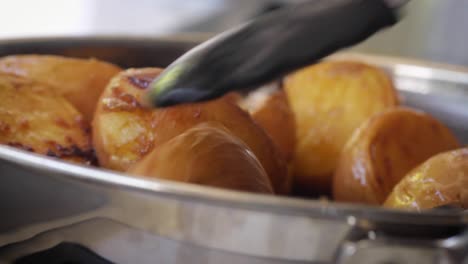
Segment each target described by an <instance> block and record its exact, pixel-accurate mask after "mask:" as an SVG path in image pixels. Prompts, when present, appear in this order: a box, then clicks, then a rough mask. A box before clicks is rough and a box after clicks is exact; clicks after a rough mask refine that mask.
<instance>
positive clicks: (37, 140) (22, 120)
mask: <svg viewBox="0 0 468 264" xmlns="http://www.w3.org/2000/svg"><path fill="white" fill-rule="evenodd" d="M161 70H162V69H158V68H139V69H126V70H125V69H121V68H120V67H118V66H116V65H113V64H110V63H107V62H103V61H98V60H95V59H75V58H67V57H61V56H52V55H12V56H7V57H3V58H0V102H1V104H0V143H1V144H5V145H10V146H13V147H17V148H22V149H24V150H27V151H32V152H35V153H39V154H44V155H48V156H51V157H55V158H59V159H63V160H65V161H70V162H75V163H79V164H85V165H92V166H100V167H103V168H106V169H112V170H116V171H120V172H126V173H128V174H129V175H135V176H145V177H152V178H158V179H167V180H173V181H181V182H188V183H195V184H202V185H207V186H214V187H219V188H225V189H233V190H240V191H247V192H255V193H266V194H278V195H300V196H308V197H320V196H322V195H326V196H328V197H330V198H331V199H333V200H336V201H340V202H351V203H360V204H370V205H382V206H385V207H390V208H401V209H409V210H417V211H419V210H424V209H430V208H434V207H438V206H442V205H451V206H453V205H456V206H459V207H461V208H465V209H466V208H468V149H467V148H465V149H464V148H461V146H460V143H459V142H458V141H457V139H456V138H455V137H454V135H453V134H452V132H451V131H450V130H449V129H448V128H447V127H445V126H444V124H442V123H441V122H440V121H438V120H436V119H435V118H433V117H432V116H430V115H429V114H426V113H423V112H421V111H418V110H416V109H410V108H407V107H402V106H400V105H399V104H400V98H399V95H398V92H397V90H396V89H395V87H394V86H393V83H392V81H391V79H390V78H389V77H388V76H387V75H386V74H385V73H384V72H383V71H382V70H380V69H378V68H376V67H373V66H370V65H366V64H363V63H360V62H352V61H326V62H321V63H318V64H315V65H311V66H309V67H306V68H304V69H301V70H299V71H297V72H294V73H292V74H290V75H288V76H285V77H284V78H283V79H282V80H280V81H276V82H272V83H270V84H267V85H265V86H263V87H260V88H258V89H256V90H255V91H253V92H251V93H249V94H240V93H230V94H227V95H225V96H223V97H221V98H218V99H215V100H211V101H206V102H201V103H193V104H184V105H179V106H173V107H167V108H157V109H151V108H148V107H147V106H145V103H144V100H145V97H144V96H145V91H146V89H147V87H148V86H149V83H150V82H151V81H152V80H153V79H154V78H155V77H156V76H158V74H159V73H160V72H161ZM465 190H466V191H465Z"/></svg>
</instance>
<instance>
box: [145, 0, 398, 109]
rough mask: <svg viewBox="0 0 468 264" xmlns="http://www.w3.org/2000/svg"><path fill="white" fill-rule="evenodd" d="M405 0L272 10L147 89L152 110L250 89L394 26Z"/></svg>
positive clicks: (335, 0) (182, 61)
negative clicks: (152, 106) (154, 107)
mask: <svg viewBox="0 0 468 264" xmlns="http://www.w3.org/2000/svg"><path fill="white" fill-rule="evenodd" d="M403 3H406V0H385V1H383V0H326V1H304V2H301V3H296V4H291V5H289V6H286V7H284V8H281V9H279V10H276V11H272V12H270V13H268V14H266V15H264V16H261V17H260V18H258V19H256V20H253V21H251V22H248V23H246V24H244V25H242V26H240V27H238V28H235V29H233V30H230V31H228V32H225V33H223V34H220V35H218V36H216V37H214V38H212V39H210V40H208V41H207V42H205V43H203V44H201V45H199V46H197V47H195V48H194V49H192V50H191V51H189V52H188V53H186V54H184V55H183V56H182V57H180V58H179V59H178V60H176V61H175V62H174V63H172V64H171V65H170V66H169V67H168V68H167V69H166V70H165V71H164V72H163V73H161V74H160V75H159V76H158V78H156V80H154V81H153V83H152V84H151V85H150V89H149V92H148V100H149V102H150V103H151V104H152V105H154V106H169V105H173V104H177V103H184V102H196V101H202V100H207V99H212V98H215V97H218V96H220V95H222V94H224V93H226V92H228V91H230V90H234V89H250V88H254V87H256V86H257V85H259V84H262V83H264V82H267V81H270V80H272V79H273V78H276V77H279V76H281V75H283V74H285V73H288V72H290V71H292V70H295V69H298V68H300V67H302V66H305V65H307V64H311V63H313V62H315V61H317V60H319V59H321V58H323V57H325V56H327V55H330V54H331V53H333V52H335V51H337V50H339V49H341V48H345V47H348V46H351V45H354V44H356V43H358V42H360V41H362V40H364V39H366V38H367V37H369V36H371V35H372V34H374V33H375V32H377V31H378V30H380V29H382V28H385V27H388V26H391V25H393V24H394V23H395V22H396V21H397V19H396V15H395V10H398V8H399V7H400V6H401V5H402V4H403Z"/></svg>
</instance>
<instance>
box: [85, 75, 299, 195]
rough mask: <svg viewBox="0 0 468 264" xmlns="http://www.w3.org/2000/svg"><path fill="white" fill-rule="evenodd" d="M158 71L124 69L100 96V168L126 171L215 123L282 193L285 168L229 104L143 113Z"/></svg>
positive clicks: (96, 137) (96, 138) (96, 123)
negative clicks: (164, 146)
mask: <svg viewBox="0 0 468 264" xmlns="http://www.w3.org/2000/svg"><path fill="white" fill-rule="evenodd" d="M160 71H161V69H156V68H146V69H129V70H127V71H124V72H122V73H120V74H119V75H117V76H116V77H114V78H113V79H112V80H111V81H110V83H109V85H108V87H107V88H106V90H105V91H104V92H103V94H102V96H101V98H100V101H99V104H98V107H97V110H96V115H95V117H94V120H93V142H94V146H95V149H96V153H97V156H98V159H99V162H100V164H101V165H102V166H104V167H106V168H110V169H115V170H119V171H125V170H127V169H128V168H129V167H130V166H131V165H132V164H134V163H135V162H136V161H138V160H140V159H141V158H143V157H144V156H145V155H147V154H148V153H149V152H151V151H152V150H153V149H156V148H158V147H159V146H161V145H162V144H164V143H165V142H167V141H168V140H170V139H172V138H173V137H175V136H177V135H180V134H182V133H183V132H185V131H186V130H188V129H190V128H192V127H194V126H196V125H198V124H200V123H203V122H208V121H212V122H219V123H221V124H222V125H223V126H224V127H226V128H227V129H228V130H229V131H231V132H232V133H233V135H235V136H237V137H239V138H240V139H241V140H242V141H243V142H245V143H246V144H247V146H249V148H250V149H251V150H252V151H253V153H254V154H255V155H256V156H257V158H258V159H259V161H260V162H261V164H262V166H263V167H264V169H265V171H266V172H267V174H268V176H269V177H270V179H271V182H272V184H273V187H274V190H275V192H277V193H287V192H288V191H289V187H290V178H289V177H288V174H287V168H286V162H285V161H284V159H283V157H282V156H281V154H280V153H279V151H278V150H277V149H276V148H275V146H274V144H273V142H272V141H271V139H270V138H269V137H268V135H267V134H266V133H265V131H263V129H262V128H260V127H259V126H258V125H257V124H255V122H254V121H253V120H252V119H251V117H250V116H249V114H248V113H246V112H245V111H243V110H242V109H241V108H240V107H238V106H237V105H236V104H235V103H234V102H232V100H231V99H228V98H221V99H217V100H213V101H208V102H204V103H197V104H185V105H180V106H175V107H167V108H160V109H148V108H145V107H144V106H142V98H143V97H142V96H143V94H144V91H145V88H146V87H147V86H148V84H149V81H150V80H152V79H153V78H154V77H156V76H157V75H158V74H159V72H160Z"/></svg>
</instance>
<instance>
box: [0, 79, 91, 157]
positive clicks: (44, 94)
mask: <svg viewBox="0 0 468 264" xmlns="http://www.w3.org/2000/svg"><path fill="white" fill-rule="evenodd" d="M0 102H2V103H1V104H0V143H1V144H6V145H10V146H14V147H18V148H22V149H25V150H29V151H33V152H36V153H40V154H45V155H48V156H52V157H58V158H61V159H65V160H69V161H76V162H80V163H89V162H91V161H92V159H93V156H94V155H93V151H92V148H91V144H90V137H89V127H88V125H87V124H85V122H84V121H83V116H82V115H81V114H80V113H79V112H78V111H77V110H76V109H75V108H74V107H73V106H72V105H71V104H70V103H69V102H68V101H67V100H65V99H64V98H63V97H62V96H60V95H57V94H55V93H54V91H53V90H52V89H51V88H50V87H49V86H48V85H45V84H41V83H38V82H34V81H31V80H28V79H25V78H22V77H18V76H13V75H8V74H0Z"/></svg>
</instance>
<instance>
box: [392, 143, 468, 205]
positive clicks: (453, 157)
mask: <svg viewBox="0 0 468 264" xmlns="http://www.w3.org/2000/svg"><path fill="white" fill-rule="evenodd" d="M443 205H450V206H456V207H460V208H463V209H468V149H467V148H463V149H458V150H454V151H449V152H444V153H441V154H438V155H436V156H434V157H432V158H430V159H429V160H427V161H426V162H424V163H423V164H421V165H420V166H419V167H417V168H415V169H414V170H412V171H411V172H410V173H408V175H406V176H405V177H404V178H403V179H402V180H401V181H400V182H399V183H398V184H397V185H396V186H395V188H393V191H392V192H391V194H390V195H389V197H388V198H387V200H386V201H385V204H384V206H385V207H389V208H399V209H407V210H417V211H419V210H424V209H430V208H434V207H438V206H443Z"/></svg>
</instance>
